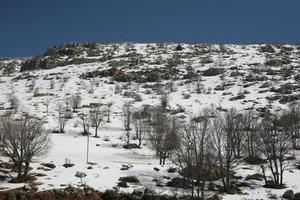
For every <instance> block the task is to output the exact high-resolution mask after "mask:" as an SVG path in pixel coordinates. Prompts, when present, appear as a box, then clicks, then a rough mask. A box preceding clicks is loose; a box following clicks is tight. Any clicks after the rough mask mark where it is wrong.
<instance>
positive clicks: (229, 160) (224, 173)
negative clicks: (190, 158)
mask: <svg viewBox="0 0 300 200" xmlns="http://www.w3.org/2000/svg"><path fill="white" fill-rule="evenodd" d="M230 126H231V124H230V121H228V120H227V119H226V116H224V115H221V114H218V115H217V117H216V118H215V119H214V120H213V125H212V148H213V150H214V154H215V155H216V157H217V161H218V162H217V163H218V165H219V166H220V175H221V177H222V183H223V187H224V191H226V192H230V190H231V189H232V183H231V181H230V178H231V174H232V170H233V168H234V167H236V166H237V165H238V164H239V160H238V159H237V157H236V156H234V148H233V145H232V141H233V140H234V138H233V137H234V134H233V132H232V131H231V128H229V127H230Z"/></svg>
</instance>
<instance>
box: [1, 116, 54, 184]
mask: <svg viewBox="0 0 300 200" xmlns="http://www.w3.org/2000/svg"><path fill="white" fill-rule="evenodd" d="M42 126H43V122H41V121H40V120H38V119H36V118H33V117H30V116H29V115H24V116H21V117H19V118H13V117H12V116H6V117H2V118H1V125H0V148H1V151H2V153H3V155H4V156H7V157H9V158H10V159H11V160H12V161H13V162H14V165H15V166H16V168H17V181H22V180H24V178H26V176H27V174H28V172H29V169H30V168H29V165H30V163H31V162H32V159H34V158H36V157H39V156H43V155H45V154H46V153H47V152H48V149H49V144H50V138H49V136H48V134H47V133H46V132H45V131H44V129H43V128H42ZM23 164H24V165H25V167H23Z"/></svg>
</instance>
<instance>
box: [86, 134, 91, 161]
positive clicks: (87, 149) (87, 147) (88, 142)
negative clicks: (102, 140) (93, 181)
mask: <svg viewBox="0 0 300 200" xmlns="http://www.w3.org/2000/svg"><path fill="white" fill-rule="evenodd" d="M89 145H90V134H89V132H88V134H87V144H86V163H87V164H88V163H89Z"/></svg>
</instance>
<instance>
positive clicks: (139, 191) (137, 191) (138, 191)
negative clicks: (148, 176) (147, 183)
mask: <svg viewBox="0 0 300 200" xmlns="http://www.w3.org/2000/svg"><path fill="white" fill-rule="evenodd" d="M144 193H145V188H144V187H138V188H135V189H134V190H133V192H132V195H133V196H136V197H139V198H142V197H143V196H144Z"/></svg>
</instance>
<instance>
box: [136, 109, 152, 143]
mask: <svg viewBox="0 0 300 200" xmlns="http://www.w3.org/2000/svg"><path fill="white" fill-rule="evenodd" d="M133 126H134V129H135V138H136V139H137V140H138V147H139V148H140V147H141V145H142V141H143V140H144V138H145V135H146V133H147V128H148V125H147V124H146V122H145V118H144V117H143V115H142V112H141V111H140V110H138V111H136V112H134V113H133Z"/></svg>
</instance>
